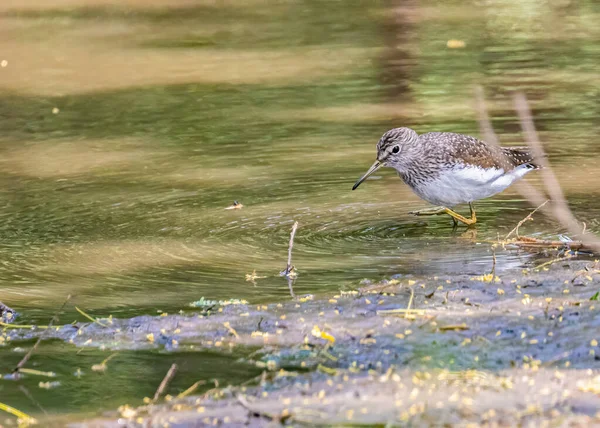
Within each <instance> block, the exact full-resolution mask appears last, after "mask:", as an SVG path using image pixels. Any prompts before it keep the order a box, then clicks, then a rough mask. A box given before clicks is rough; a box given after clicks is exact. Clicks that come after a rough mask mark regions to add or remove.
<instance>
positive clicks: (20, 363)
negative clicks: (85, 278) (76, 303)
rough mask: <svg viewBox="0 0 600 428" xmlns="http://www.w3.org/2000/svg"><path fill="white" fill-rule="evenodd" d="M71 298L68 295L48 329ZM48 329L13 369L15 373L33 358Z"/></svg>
mask: <svg viewBox="0 0 600 428" xmlns="http://www.w3.org/2000/svg"><path fill="white" fill-rule="evenodd" d="M69 300H71V295H70V294H69V295H68V296H67V298H66V299H65V301H64V302H63V304H62V305H61V306H60V308H59V309H58V311H56V313H55V314H54V316H53V317H52V319H51V320H50V322H49V323H48V330H49V329H50V327H52V325H53V324H54V323H55V322H56V321H58V317H59V315H60V313H61V312H62V310H63V309H64V307H65V305H66V304H67V302H68V301H69ZM48 330H46V331H48ZM46 331H45V332H44V333H42V334H40V337H38V340H37V341H36V342H35V344H34V345H33V346H32V347H31V349H30V350H29V352H27V354H25V356H24V357H23V358H22V359H21V361H19V364H17V367H15V369H14V370H13V373H15V374H16V373H18V372H19V370H20V369H22V368H23V366H24V365H25V364H27V361H29V359H30V358H31V355H32V354H33V353H34V352H35V350H36V349H37V347H38V346H39V344H40V342H41V341H42V339H44V335H45V333H46Z"/></svg>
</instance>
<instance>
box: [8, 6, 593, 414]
mask: <svg viewBox="0 0 600 428" xmlns="http://www.w3.org/2000/svg"><path fill="white" fill-rule="evenodd" d="M563 3H564V4H557V5H552V6H548V7H539V6H538V5H537V2H533V1H526V2H520V3H519V4H516V3H508V2H502V1H490V2H483V3H481V2H472V4H469V5H465V4H462V3H461V4H459V3H454V2H431V3H428V4H426V5H417V4H416V2H408V3H401V4H400V3H398V4H395V3H394V2H383V1H382V2H356V3H354V4H353V5H349V4H347V3H344V4H342V3H331V2H322V1H316V0H315V1H305V2H295V1H282V2H280V1H272V2H269V1H252V2H248V3H244V4H239V3H238V2H234V1H224V2H209V1H202V2H200V3H199V4H198V3H193V2H188V1H184V0H179V1H177V2H171V3H170V4H171V6H170V7H169V8H165V7H164V6H161V5H160V4H159V3H158V2H138V1H135V0H130V1H127V2H125V3H117V2H112V1H109V0H94V1H89V2H87V1H84V0H61V1H58V0H57V1H56V2H38V1H35V0H27V1H24V2H20V4H19V5H14V4H12V3H8V4H6V5H1V6H0V14H2V19H3V21H4V25H3V28H2V30H0V35H2V37H0V52H2V55H3V58H0V60H3V59H4V60H6V61H7V62H6V63H5V66H3V67H2V68H0V77H1V79H0V87H1V88H2V90H3V91H2V93H3V95H2V96H1V97H0V129H2V134H1V135H0V152H1V153H0V189H2V190H1V192H0V234H1V236H3V238H4V239H3V240H2V242H0V262H1V263H0V281H1V282H2V294H1V297H0V300H1V301H3V302H4V303H6V304H8V305H9V306H11V307H13V308H15V309H17V310H18V311H19V312H20V313H21V317H20V319H19V322H23V323H30V322H41V323H47V321H48V319H49V318H50V317H51V316H52V314H53V313H54V312H55V311H56V309H57V308H58V307H59V306H60V304H61V302H62V301H63V300H64V299H65V297H66V296H67V295H68V294H71V295H73V296H74V297H73V302H74V303H75V304H76V305H77V306H79V307H81V308H84V309H85V310H86V311H88V312H90V313H91V314H93V315H99V316H108V315H109V314H112V315H113V316H114V317H130V316H134V315H139V314H143V313H148V314H156V313H157V312H158V311H165V312H176V311H179V310H187V306H188V303H189V302H192V301H194V300H197V299H199V298H200V297H204V298H206V299H214V300H219V299H230V298H239V299H247V300H248V301H250V302H251V303H266V302H273V301H282V300H285V299H288V298H289V291H288V288H287V284H286V281H285V280H284V279H283V278H281V277H280V276H279V271H280V270H282V269H283V268H284V267H285V264H286V258H287V246H288V239H289V233H290V229H291V225H292V224H293V222H294V221H298V222H299V224H300V227H299V229H298V233H297V236H296V241H295V247H294V252H293V263H294V265H295V266H296V267H297V269H298V272H299V276H298V278H297V280H296V282H295V284H294V289H295V292H296V294H307V293H311V294H317V293H326V292H331V291H337V290H339V289H352V288H356V287H358V285H359V284H360V281H361V280H363V279H369V280H379V279H382V278H386V277H389V276H392V275H395V274H405V275H409V274H427V275H437V274H452V273H473V274H481V273H483V272H487V271H489V269H490V267H491V262H492V260H491V259H492V254H491V252H490V248H489V246H488V245H485V244H483V243H484V242H486V241H489V240H493V239H495V238H496V237H497V236H498V235H500V236H503V235H505V234H506V233H508V231H509V230H510V229H512V227H514V225H515V224H516V223H517V222H518V221H519V220H520V219H522V218H523V217H525V216H526V215H527V213H528V212H529V211H530V210H531V207H530V205H529V204H528V203H527V202H526V201H524V200H523V199H522V198H521V197H520V196H519V195H518V194H517V193H516V192H515V191H514V190H508V191H507V192H505V193H503V194H502V195H498V196H497V197H494V198H492V199H488V200H485V201H482V202H480V203H479V204H478V218H479V220H480V224H478V225H477V228H476V237H474V236H473V235H472V234H470V233H469V234H464V229H460V228H459V229H458V230H453V229H452V227H451V221H450V220H448V219H446V218H415V217H412V216H410V215H408V212H409V211H411V210H416V209H419V208H424V207H426V203H424V202H422V201H420V200H419V199H418V198H417V197H416V196H414V195H413V194H412V193H411V192H410V190H409V189H407V187H406V186H404V185H403V184H402V183H401V181H400V180H399V179H398V177H397V176H396V175H395V174H394V173H393V171H391V170H383V171H381V173H380V174H379V175H378V176H377V177H374V179H372V180H369V181H367V182H366V183H364V184H363V185H362V186H361V187H360V188H359V189H357V190H356V191H354V192H352V191H351V190H350V189H351V187H352V185H353V183H354V182H355V180H356V179H357V178H358V177H359V176H360V175H361V174H362V173H364V172H365V171H366V169H367V168H368V167H369V166H370V165H371V163H372V161H373V159H374V156H375V143H376V142H377V140H378V138H379V136H380V135H381V134H382V133H383V132H384V131H385V130H387V129H389V128H391V127H393V126H402V125H406V126H411V127H414V128H415V129H416V130H418V131H419V132H425V131H433V130H445V131H455V132H463V133H468V134H473V135H479V131H478V125H477V122H476V114H475V111H474V108H473V106H474V103H473V86H474V85H477V84H479V85H482V86H483V87H484V90H485V93H486V98H487V100H488V104H489V109H490V114H491V115H492V117H493V124H494V126H495V129H496V131H497V132H498V134H499V137H500V139H501V141H502V142H503V143H506V144H522V141H523V140H522V138H521V136H520V134H519V125H518V121H517V120H516V118H515V114H514V112H513V110H512V104H511V93H512V92H513V91H514V90H516V89H518V90H522V91H524V92H525V93H526V94H527V95H528V97H529V99H530V101H531V105H532V109H533V112H534V115H535V119H536V125H537V127H538V130H539V132H540V138H541V139H542V140H543V142H544V144H545V148H546V150H547V152H548V154H549V159H550V162H551V164H552V165H553V167H554V168H555V170H556V172H557V173H558V176H559V178H560V181H561V184H562V185H563V187H564V190H565V192H566V193H567V195H568V197H569V200H570V202H571V204H572V206H573V209H574V211H575V213H576V214H577V215H578V217H579V218H580V219H581V220H583V221H585V222H586V224H587V227H588V229H590V230H592V231H598V223H597V220H596V219H597V215H598V213H599V212H600V202H598V200H599V199H598V198H597V196H598V195H597V192H598V189H597V186H596V185H595V184H596V183H597V182H598V178H599V177H600V170H599V169H598V162H597V160H596V158H597V157H598V156H600V149H599V147H600V146H598V144H597V141H596V139H597V135H598V134H599V131H600V104H599V102H598V100H599V99H600V98H599V97H598V95H599V94H598V88H599V87H600V86H599V83H600V81H599V76H598V73H597V70H596V68H597V63H598V55H599V54H600V52H599V51H598V46H600V45H599V44H598V41H599V39H600V31H599V30H598V29H597V26H596V25H595V23H596V22H597V18H598V17H599V14H600V8H599V7H598V5H597V4H595V3H594V2H591V1H589V2H582V3H578V4H577V5H576V6H575V5H574V4H572V5H571V6H569V4H567V3H568V2H563ZM451 39H458V40H462V41H464V42H465V47H464V48H461V49H450V48H448V47H447V41H448V40H451ZM540 179H541V178H540V176H539V174H537V173H533V174H530V176H529V177H528V180H529V181H530V182H532V183H533V184H539V182H540ZM234 200H237V201H239V202H241V203H242V204H243V205H244V207H243V208H242V209H239V210H225V208H226V207H228V206H229V205H231V204H232V202H233V201H234ZM461 209H463V210H464V209H465V208H464V207H462V208H461ZM524 230H525V231H527V232H529V233H539V234H541V235H542V236H555V235H556V234H557V233H561V232H562V230H561V229H560V227H558V226H557V225H555V224H553V223H551V222H548V221H546V220H544V219H543V218H542V217H541V216H539V217H536V220H535V222H534V223H529V224H527V225H526V226H524ZM530 257H531V256H530V255H527V254H524V253H517V252H500V253H499V254H498V270H499V271H500V272H501V271H502V269H507V268H513V267H519V266H525V265H526V264H527V263H528V261H529V260H530ZM254 270H255V271H256V273H257V275H259V276H264V277H265V278H260V279H257V280H256V284H252V283H251V282H248V281H246V280H245V275H246V274H250V273H252V272H253V271H254ZM74 319H81V316H80V315H78V314H77V313H76V312H75V310H74V309H73V308H72V307H71V306H69V308H68V309H67V311H66V313H65V315H64V316H63V317H62V318H61V321H62V322H70V321H72V320H74ZM4 349H5V350H4V351H2V352H3V353H9V354H10V352H11V351H10V347H6V348H4ZM53 352H55V355H56V357H55V358H58V359H60V360H61V361H62V362H63V363H64V364H65V365H67V366H73V367H77V366H78V364H79V363H78V362H77V357H74V356H73V353H74V350H73V349H72V348H69V347H68V346H63V347H61V346H58V347H57V348H53ZM10 355H11V358H12V359H10V358H8V359H6V358H2V361H3V362H2V363H0V372H7V371H9V370H10V369H11V368H12V367H13V365H14V363H15V361H17V360H18V358H13V357H14V355H13V354H10ZM136 358H143V359H145V360H144V361H145V362H144V363H140V364H142V366H145V367H154V363H155V360H154V358H156V359H157V361H158V360H161V361H162V360H163V359H166V360H169V358H171V357H164V356H158V355H145V354H144V355H143V356H141V357H140V356H137V354H131V355H127V356H124V357H123V359H124V360H126V361H130V362H131V361H134V360H135V359H136ZM177 358H183V359H185V358H187V356H178V357H177ZM189 358H190V360H189V361H190V362H189V364H190V366H192V365H194V364H195V363H194V362H193V361H195V360H194V359H195V358H200V357H198V356H195V355H193V356H189ZM223 358H224V360H223V361H220V360H219V359H217V360H218V361H219V362H217V363H215V369H216V371H218V373H221V375H223V376H224V378H225V379H227V380H228V381H232V382H235V381H236V380H237V381H241V380H245V379H244V375H243V374H242V373H246V375H247V377H248V378H249V377H251V376H252V375H253V372H252V370H248V371H246V372H244V371H243V370H241V371H240V373H239V374H238V375H233V374H232V375H231V376H229V377H227V376H226V375H225V373H226V371H227V368H228V364H229V363H228V362H227V361H228V360H227V359H226V358H225V357H223ZM42 360H43V357H42V356H41V355H40V357H39V361H40V364H41V361H42ZM86 364H87V363H86ZM161 364H162V363H161ZM44 365H45V364H44ZM156 367H157V369H156V373H154V374H152V375H149V383H150V384H152V385H157V384H158V383H159V382H160V379H161V378H162V373H163V372H164V371H166V368H167V367H168V363H164V364H163V365H161V366H159V365H157V366H156ZM218 367H221V368H222V369H218ZM163 369H164V370H163ZM219 370H220V371H219ZM122 373H125V371H123V372H122ZM124 376H125V375H124ZM204 376H206V375H204V374H198V376H196V377H204ZM215 376H217V374H215ZM192 377H193V376H192ZM97 379H98V381H95V382H91V384H90V388H89V390H86V391H87V392H83V391H81V390H77V389H73V390H71V389H68V388H63V389H61V393H60V394H64V395H62V396H61V399H60V401H64V400H65V399H66V400H67V401H68V400H70V399H71V398H72V397H74V396H77V397H79V398H80V399H82V400H83V399H84V398H85V399H87V400H88V401H89V402H91V403H97V408H108V407H111V406H113V405H114V404H115V403H108V402H102V401H101V400H100V401H94V400H93V399H92V397H96V398H97V397H100V396H101V395H102V393H101V392H100V391H99V389H98V386H99V384H101V383H103V382H107V383H108V384H110V385H112V384H111V383H110V382H113V381H114V382H117V381H116V380H114V379H121V380H120V381H119V382H121V381H123V379H127V377H126V376H125V378H120V377H119V376H115V377H108V376H107V377H106V378H100V377H98V378H97ZM100 379H104V380H102V381H101V380H100ZM113 387H115V388H117V387H118V385H117V384H114V385H113ZM0 388H3V389H0V391H3V392H2V396H3V397H6V395H5V394H6V391H10V394H11V397H12V401H11V405H15V406H16V407H23V408H25V409H27V410H29V411H32V412H34V413H35V412H37V411H38V410H39V409H36V407H35V406H33V405H32V403H31V401H29V400H28V399H27V398H26V397H25V396H19V395H18V394H17V393H16V392H15V391H17V390H16V389H14V388H16V386H15V385H13V384H11V383H4V384H0ZM32 388H34V389H35V388H36V387H35V386H33V387H32ZM146 389H148V388H146ZM65 390H66V391H65ZM69 391H71V392H69ZM36 392H37V389H36ZM15 394H17V395H15ZM60 394H59V395H60ZM70 394H73V395H70ZM147 394H149V393H148V392H146V390H144V391H142V388H141V387H140V389H139V390H135V391H133V390H132V391H131V392H127V391H122V401H128V400H139V399H141V397H143V396H144V395H147ZM52 396H54V397H56V396H57V395H54V394H51V395H49V396H48V397H46V398H44V397H42V398H39V400H41V401H44V400H46V401H45V402H44V404H45V406H48V407H49V408H50V409H53V408H55V409H56V411H58V412H61V411H73V408H72V407H69V408H67V407H63V406H62V405H60V404H58V403H59V402H58V400H53V399H52ZM104 404H105V405H104ZM94 406H96V405H92V407H94Z"/></svg>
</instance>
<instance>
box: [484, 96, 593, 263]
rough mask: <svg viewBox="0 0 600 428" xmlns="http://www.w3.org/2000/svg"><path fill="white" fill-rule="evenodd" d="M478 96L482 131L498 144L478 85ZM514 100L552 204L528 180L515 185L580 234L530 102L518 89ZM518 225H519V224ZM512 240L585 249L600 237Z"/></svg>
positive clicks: (545, 245) (491, 141)
mask: <svg viewBox="0 0 600 428" xmlns="http://www.w3.org/2000/svg"><path fill="white" fill-rule="evenodd" d="M475 97H476V101H477V110H478V116H479V124H480V129H481V132H482V134H483V135H484V137H485V138H486V140H487V141H488V142H489V143H491V144H498V138H497V137H496V134H495V133H494V130H493V127H492V125H491V123H490V120H489V116H488V114H487V110H486V108H485V102H484V99H483V90H482V89H481V87H477V88H476V91H475ZM514 103H515V109H516V111H517V113H518V115H519V119H520V122H521V128H522V129H523V132H524V133H525V139H526V141H527V145H528V147H529V148H530V150H531V153H532V154H533V155H534V158H535V160H536V162H537V163H538V164H539V165H540V166H541V169H542V177H543V182H544V187H545V189H546V192H547V194H548V195H549V196H550V200H551V201H552V204H550V205H549V206H545V205H546V204H545V202H544V201H545V200H547V199H548V198H547V197H545V196H544V194H542V193H541V192H540V191H539V190H537V189H536V188H535V187H533V186H531V185H529V184H527V183H526V182H523V181H521V182H518V183H517V186H516V189H517V190H518V191H519V193H521V195H522V196H523V197H525V198H526V199H527V200H528V201H529V202H530V203H532V204H533V205H534V206H538V208H536V210H538V209H540V210H541V211H542V212H543V213H544V214H546V215H547V216H548V217H550V218H551V219H553V220H555V221H557V222H558V223H560V224H561V225H562V226H563V227H565V228H566V229H567V231H568V232H569V233H570V234H572V235H580V234H581V231H582V230H584V229H583V228H582V226H581V225H580V224H579V222H578V221H577V219H576V218H575V216H574V215H573V213H572V212H571V210H570V208H569V206H568V204H567V202H566V200H565V197H564V194H563V192H562V189H561V187H560V184H559V182H558V180H557V179H556V176H555V175H554V172H552V169H551V168H550V165H549V163H548V161H547V159H546V155H545V153H544V150H543V148H542V145H541V144H540V142H539V139H538V136H537V132H536V130H535V126H534V124H533V119H532V116H531V111H530V109H529V105H528V104H527V99H526V98H525V96H524V95H523V94H522V93H518V94H516V95H515V97H514ZM534 212H535V211H534ZM532 214H533V213H532ZM516 229H518V226H517V228H516ZM511 234H512V231H511ZM509 235H510V234H509ZM513 243H514V244H517V245H521V246H526V247H539V248H543V247H546V248H547V247H557V248H561V247H562V248H564V247H567V248H570V249H572V250H576V249H586V250H590V251H594V252H600V239H599V238H598V237H596V236H594V235H591V234H585V235H582V239H581V241H571V242H562V241H546V240H538V239H536V238H527V237H519V240H518V241H517V242H513Z"/></svg>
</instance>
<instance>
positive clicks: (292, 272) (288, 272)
mask: <svg viewBox="0 0 600 428" xmlns="http://www.w3.org/2000/svg"><path fill="white" fill-rule="evenodd" d="M297 229H298V222H297V221H295V222H294V225H293V226H292V233H290V246H289V248H288V260H287V267H286V268H285V270H282V271H281V273H280V275H281V276H287V277H288V278H289V277H292V278H295V277H296V276H298V274H297V273H296V269H295V268H294V266H293V265H292V250H293V249H294V237H295V236H296V230H297Z"/></svg>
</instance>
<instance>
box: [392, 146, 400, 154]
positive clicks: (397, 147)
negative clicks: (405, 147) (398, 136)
mask: <svg viewBox="0 0 600 428" xmlns="http://www.w3.org/2000/svg"><path fill="white" fill-rule="evenodd" d="M399 151H400V146H395V147H394V148H393V149H392V153H398V152H399Z"/></svg>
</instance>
